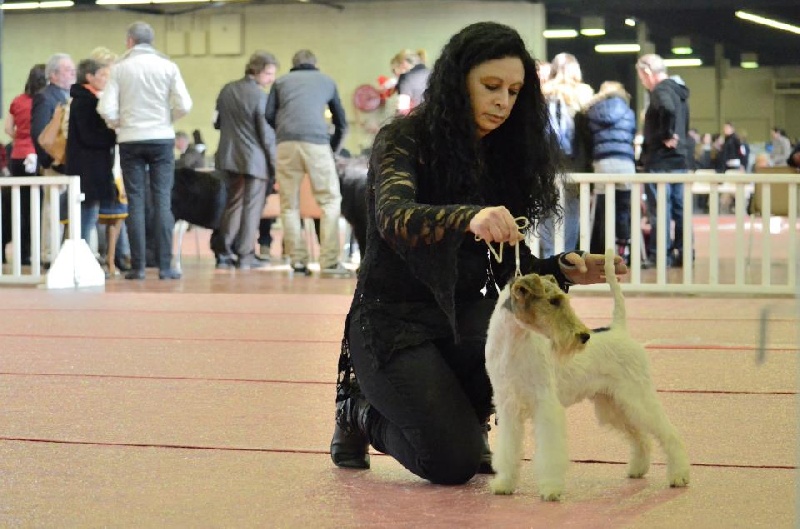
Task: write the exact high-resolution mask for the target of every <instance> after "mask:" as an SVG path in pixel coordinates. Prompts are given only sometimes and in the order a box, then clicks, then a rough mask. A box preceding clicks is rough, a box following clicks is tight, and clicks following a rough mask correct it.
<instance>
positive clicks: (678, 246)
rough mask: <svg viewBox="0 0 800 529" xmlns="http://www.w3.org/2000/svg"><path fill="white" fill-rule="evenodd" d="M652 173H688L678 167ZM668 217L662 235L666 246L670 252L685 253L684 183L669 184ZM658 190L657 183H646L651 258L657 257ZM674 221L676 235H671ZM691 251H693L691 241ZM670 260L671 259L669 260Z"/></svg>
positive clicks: (649, 252)
mask: <svg viewBox="0 0 800 529" xmlns="http://www.w3.org/2000/svg"><path fill="white" fill-rule="evenodd" d="M648 172H650V173H686V172H688V171H686V170H685V169H676V170H672V171H658V170H650V171H648ZM666 188H667V208H666V209H667V218H666V224H665V226H666V233H665V234H662V236H664V237H666V240H665V245H664V247H665V248H666V249H667V252H668V253H671V252H673V251H678V252H680V253H681V254H682V253H683V184H667V185H666ZM657 191H658V186H657V185H656V184H645V194H646V195H647V216H648V217H649V219H650V226H651V228H650V229H651V231H650V241H649V243H648V245H647V254H648V256H649V257H650V258H651V259H655V257H656V248H657V241H658V238H657V237H658V236H659V235H658V222H657V220H658V219H657V210H656V207H657V203H656V199H657V194H656V193H657ZM672 221H675V237H674V238H672V237H670V229H671V226H672ZM689 251H690V252H691V243H690V248H689ZM668 262H669V261H668Z"/></svg>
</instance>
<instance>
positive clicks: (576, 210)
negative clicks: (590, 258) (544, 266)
mask: <svg viewBox="0 0 800 529" xmlns="http://www.w3.org/2000/svg"><path fill="white" fill-rule="evenodd" d="M580 208H581V201H580V191H579V188H578V186H577V185H576V184H567V185H566V186H564V219H563V220H564V251H565V252H571V251H573V250H577V249H578V236H579V232H580V227H581V209H580ZM555 221H556V219H555V217H548V218H546V219H544V220H543V221H542V222H541V224H539V228H538V230H539V256H538V257H539V258H541V259H546V258H548V257H551V256H552V255H554V254H555V234H556V229H558V228H559V227H560V226H556V222H555Z"/></svg>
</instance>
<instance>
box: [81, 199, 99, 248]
mask: <svg viewBox="0 0 800 529" xmlns="http://www.w3.org/2000/svg"><path fill="white" fill-rule="evenodd" d="M99 215H100V201H99V200H95V201H94V202H87V201H85V200H84V201H83V202H81V239H83V240H84V241H86V242H87V243H88V242H89V238H90V237H91V235H92V230H94V229H95V225H96V224H97V217H98V216H99Z"/></svg>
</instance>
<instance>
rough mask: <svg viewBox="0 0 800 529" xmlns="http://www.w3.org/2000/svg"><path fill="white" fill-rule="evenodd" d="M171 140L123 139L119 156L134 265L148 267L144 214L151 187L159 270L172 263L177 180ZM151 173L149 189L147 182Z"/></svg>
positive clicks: (132, 265) (167, 268)
mask: <svg viewBox="0 0 800 529" xmlns="http://www.w3.org/2000/svg"><path fill="white" fill-rule="evenodd" d="M173 144H174V142H173V141H172V140H161V142H160V143H155V142H153V143H151V142H129V143H120V145H119V157H120V165H121V166H122V174H123V175H124V181H125V192H126V193H127V195H128V218H127V220H126V225H127V227H128V239H129V241H130V246H131V267H132V268H133V270H144V269H145V262H146V261H145V246H146V239H145V238H146V235H145V215H146V211H145V210H146V205H145V204H146V197H147V193H148V191H149V192H150V193H151V194H152V199H153V202H152V206H153V210H154V211H153V212H152V213H153V214H154V217H155V221H154V223H153V224H154V227H155V230H154V231H155V233H154V234H153V235H154V237H155V242H156V248H157V249H156V254H157V264H158V268H159V270H169V269H170V267H171V266H172V229H173V228H174V226H175V218H174V217H173V216H172V184H173V182H174V180H175V155H174V152H173ZM148 176H149V190H148V189H147V182H148Z"/></svg>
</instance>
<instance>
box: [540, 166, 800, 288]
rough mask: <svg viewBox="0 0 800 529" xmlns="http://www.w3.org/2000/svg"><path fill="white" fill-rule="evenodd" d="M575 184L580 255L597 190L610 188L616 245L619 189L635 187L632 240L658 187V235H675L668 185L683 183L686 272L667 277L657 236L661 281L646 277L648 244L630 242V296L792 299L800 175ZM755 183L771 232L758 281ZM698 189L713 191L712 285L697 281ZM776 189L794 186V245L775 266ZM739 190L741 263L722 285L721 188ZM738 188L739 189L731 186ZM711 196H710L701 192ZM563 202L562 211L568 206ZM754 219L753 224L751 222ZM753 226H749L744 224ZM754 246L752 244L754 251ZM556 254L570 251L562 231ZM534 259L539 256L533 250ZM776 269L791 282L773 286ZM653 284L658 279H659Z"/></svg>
mask: <svg viewBox="0 0 800 529" xmlns="http://www.w3.org/2000/svg"><path fill="white" fill-rule="evenodd" d="M570 178H571V180H572V182H574V183H577V184H579V186H580V243H579V248H580V249H581V250H584V251H588V250H589V243H590V237H591V224H590V223H591V213H590V208H591V200H592V196H591V189H590V186H591V185H592V184H594V185H595V188H597V187H598V186H601V187H602V188H603V189H604V191H605V192H604V199H605V240H606V241H615V239H616V236H615V218H616V204H615V202H616V201H615V196H614V190H615V184H617V183H628V184H631V234H632V235H633V234H637V233H640V232H641V221H642V193H643V191H644V184H647V183H655V184H657V212H656V218H657V223H658V225H657V231H658V233H669V232H668V231H665V230H667V226H666V208H667V207H668V206H667V204H666V186H667V184H669V183H683V184H684V187H683V204H684V208H683V212H684V219H683V241H684V250H685V251H683V252H682V253H683V266H682V273H681V275H680V277H679V278H676V277H675V275H676V274H670V275H669V277H668V267H667V253H668V250H669V249H668V248H666V247H665V244H666V243H665V240H664V238H663V237H660V236H659V237H658V239H659V240H658V241H657V247H656V249H657V252H656V253H657V257H656V262H655V277H654V278H653V277H651V276H652V274H647V275H648V277H647V279H648V280H647V281H646V280H645V278H644V277H643V267H642V259H641V255H642V246H641V245H642V238H641V237H638V236H632V237H631V241H630V255H631V266H630V276H629V278H628V281H626V282H625V283H623V284H622V287H623V289H624V290H626V291H629V292H652V293H682V294H759V295H790V294H794V293H795V290H796V285H797V270H796V267H795V263H797V261H798V253H797V251H798V244H797V242H798V230H797V229H796V226H797V213H798V212H797V208H798V184H800V175H798V174H788V172H787V174H748V173H736V174H734V173H728V174H705V173H703V174H701V173H637V174H600V173H574V174H571V175H570ZM754 181H757V182H758V183H759V184H762V185H763V187H764V192H763V204H762V211H761V217H760V219H761V225H762V226H764V227H766V228H765V230H764V234H763V238H762V251H761V256H760V257H761V274H760V278H759V279H758V280H756V281H754V280H752V278H751V277H749V274H748V272H749V270H748V265H749V262H748V253H749V251H750V247H751V246H750V245H751V244H752V239H750V237H751V236H752V233H751V230H753V229H755V226H754V222H753V220H754V217H752V216H749V215H748V213H747V203H748V198H749V197H748V195H747V191H749V190H751V189H752V187H753V182H754ZM695 184H702V185H701V186H699V187H700V188H705V187H706V186H707V188H706V189H707V194H708V195H709V215H708V216H709V229H710V233H709V238H710V240H709V248H708V261H709V262H708V278H707V281H704V282H698V280H697V278H696V277H695V273H694V267H693V264H694V263H693V253H692V240H693V220H694V214H693V203H694V200H693V199H694V196H695V192H694V191H693V189H696V188H698V186H696V185H695ZM774 184H788V195H789V196H788V213H787V217H786V218H787V219H788V225H789V233H788V243H787V247H786V250H787V257H786V259H785V260H783V259H780V260H779V259H773V255H772V249H771V244H770V234H769V229H768V226H769V225H770V218H771V204H770V190H771V189H770V188H771V185H774ZM722 185H725V186H726V189H735V211H734V216H735V233H734V246H735V248H734V249H735V257H734V260H733V281H732V282H726V283H722V282H721V281H720V270H721V259H720V230H719V220H720V211H719V198H720V194H721V193H720V187H721V186H722ZM731 186H733V187H731ZM703 193H705V189H704V191H703ZM561 195H562V207H563V206H564V202H563V196H564V193H563V192H562V193H561ZM748 216H749V217H750V218H749V220H747V217H748ZM746 220H747V221H746ZM748 240H749V241H750V244H749V245H748ZM536 244H537V241H536V237H535V236H534V241H533V246H534V248H536ZM554 246H555V252H556V253H558V252H561V251H563V250H564V225H563V223H562V224H561V225H560V226H559V227H558V228H557V230H556V234H555V241H554ZM534 252H535V253H536V250H534ZM773 265H781V266H783V267H785V269H786V282H785V283H777V284H776V283H775V282H773V281H772V277H771V276H772V274H771V272H772V268H773ZM653 279H654V280H653ZM580 288H581V289H582V290H583V289H585V290H598V291H602V290H604V289H605V288H606V287H605V285H587V286H581V287H580Z"/></svg>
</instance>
